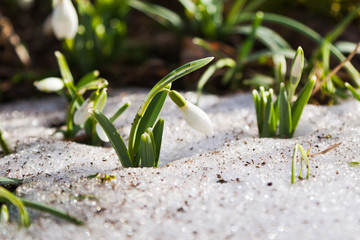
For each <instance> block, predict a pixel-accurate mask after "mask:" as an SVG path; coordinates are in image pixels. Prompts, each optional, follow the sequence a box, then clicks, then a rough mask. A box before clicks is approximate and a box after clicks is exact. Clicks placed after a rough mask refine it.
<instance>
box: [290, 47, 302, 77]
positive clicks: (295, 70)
mask: <svg viewBox="0 0 360 240" xmlns="http://www.w3.org/2000/svg"><path fill="white" fill-rule="evenodd" d="M294 58H295V59H294V62H293V65H292V67H291V77H293V78H296V79H297V78H300V77H301V73H302V70H303V67H304V51H303V50H302V48H301V47H298V49H297V51H296V54H295V57H294Z"/></svg>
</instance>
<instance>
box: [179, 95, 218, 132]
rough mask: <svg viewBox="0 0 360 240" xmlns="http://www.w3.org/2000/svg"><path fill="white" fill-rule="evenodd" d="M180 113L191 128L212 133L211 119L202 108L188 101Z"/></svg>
mask: <svg viewBox="0 0 360 240" xmlns="http://www.w3.org/2000/svg"><path fill="white" fill-rule="evenodd" d="M180 111H181V113H182V115H183V118H184V119H185V121H186V122H187V124H189V125H190V127H192V128H194V129H195V130H197V131H199V132H202V133H211V132H212V123H211V121H210V118H209V116H208V115H207V114H206V113H205V112H204V111H203V110H202V109H201V108H199V107H197V106H195V105H194V104H192V103H190V102H188V101H186V104H185V105H184V106H183V107H181V108H180Z"/></svg>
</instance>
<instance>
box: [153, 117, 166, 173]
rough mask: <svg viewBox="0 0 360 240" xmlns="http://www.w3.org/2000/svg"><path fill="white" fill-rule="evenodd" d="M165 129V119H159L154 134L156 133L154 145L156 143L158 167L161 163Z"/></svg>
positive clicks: (155, 164) (155, 165) (156, 163)
mask: <svg viewBox="0 0 360 240" xmlns="http://www.w3.org/2000/svg"><path fill="white" fill-rule="evenodd" d="M163 131H164V119H161V118H160V119H159V120H158V121H157V122H156V124H155V126H154V129H153V131H152V132H153V135H154V140H153V142H154V145H155V148H154V149H155V163H154V167H157V166H158V164H159V159H160V151H161V143H162V136H163Z"/></svg>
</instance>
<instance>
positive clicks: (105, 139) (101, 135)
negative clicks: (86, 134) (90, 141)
mask: <svg viewBox="0 0 360 240" xmlns="http://www.w3.org/2000/svg"><path fill="white" fill-rule="evenodd" d="M95 129H96V134H97V135H98V137H99V138H100V139H101V141H103V142H109V138H108V136H107V135H106V133H105V132H104V130H103V128H102V127H101V126H100V125H99V124H98V123H97V124H96V126H95Z"/></svg>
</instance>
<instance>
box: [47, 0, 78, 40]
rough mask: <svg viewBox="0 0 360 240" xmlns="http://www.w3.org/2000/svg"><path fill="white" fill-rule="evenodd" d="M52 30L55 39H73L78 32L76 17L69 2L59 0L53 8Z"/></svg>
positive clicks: (68, 0)
mask: <svg viewBox="0 0 360 240" xmlns="http://www.w3.org/2000/svg"><path fill="white" fill-rule="evenodd" d="M52 28H53V31H54V33H55V36H56V38H57V39H65V38H66V39H73V38H74V37H75V35H76V33H77V30H78V16H77V13H76V10H75V8H74V5H73V4H72V3H71V0H59V2H58V3H57V4H56V5H55V6H54V11H53V16H52Z"/></svg>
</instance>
